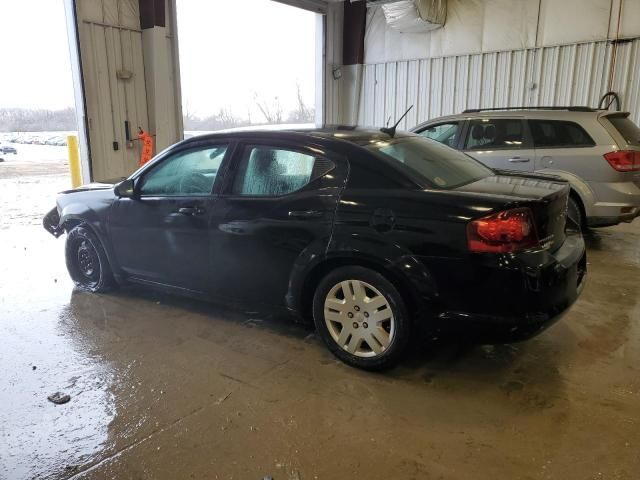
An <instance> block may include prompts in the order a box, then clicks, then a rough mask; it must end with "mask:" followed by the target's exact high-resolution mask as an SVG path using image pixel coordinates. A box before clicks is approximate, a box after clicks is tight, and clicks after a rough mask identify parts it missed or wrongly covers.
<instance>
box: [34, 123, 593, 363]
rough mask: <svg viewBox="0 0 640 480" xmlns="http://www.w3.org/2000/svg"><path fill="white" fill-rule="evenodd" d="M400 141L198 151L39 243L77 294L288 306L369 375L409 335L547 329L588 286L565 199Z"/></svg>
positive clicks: (74, 204)
mask: <svg viewBox="0 0 640 480" xmlns="http://www.w3.org/2000/svg"><path fill="white" fill-rule="evenodd" d="M394 133H395V132H389V131H386V132H384V131H377V130H360V129H353V128H348V127H335V128H323V129H311V130H289V131H268V132H261V131H237V132H230V133H218V134H211V135H206V136H199V137H194V138H191V139H189V140H185V141H183V142H180V143H178V144H176V145H174V146H173V147H171V148H169V149H167V150H166V151H164V152H162V153H161V154H159V155H158V156H157V157H156V158H155V159H153V160H152V161H151V162H149V163H148V164H147V165H145V166H144V167H142V168H140V169H139V170H138V171H136V172H135V173H134V174H132V175H131V176H130V177H129V178H128V179H126V180H124V181H122V182H121V183H119V184H117V185H115V187H114V186H113V185H109V184H91V185H87V186H84V187H81V188H77V189H75V190H70V191H67V192H63V193H61V194H60V195H59V196H58V198H57V207H56V208H54V209H53V210H52V211H51V212H49V213H48V214H47V216H46V217H45V219H44V226H45V228H46V229H47V230H49V231H50V232H51V233H53V234H54V235H55V236H59V235H61V234H63V233H64V232H66V233H67V241H66V261H67V266H68V269H69V273H70V275H71V277H72V278H73V280H74V281H75V283H76V284H77V285H78V286H79V287H81V288H83V289H86V290H89V291H93V292H101V291H104V290H106V289H107V288H109V287H111V286H113V285H114V284H122V283H126V282H135V283H142V284H146V285H150V286H154V287H160V288H163V289H168V290H171V291H175V292H179V293H185V294H189V295H196V296H199V297H203V298H207V299H212V300H215V301H221V302H233V303H240V304H243V305H245V306H246V307H247V308H249V306H260V305H270V306H272V307H286V308H287V309H288V310H289V311H291V312H293V313H295V314H297V315H298V316H300V317H301V318H310V317H313V319H314V321H315V325H316V327H317V330H318V332H319V333H320V335H321V336H322V338H323V340H324V341H325V342H326V344H327V346H328V347H329V349H330V350H331V351H332V352H333V353H334V354H335V355H336V356H338V357H339V358H341V359H342V360H343V361H345V362H346V363H348V364H350V365H354V366H357V367H361V368H365V369H372V370H375V369H381V368H385V367H388V366H391V365H392V364H394V363H396V362H397V361H398V359H399V358H400V357H401V355H402V354H403V352H404V351H405V350H406V347H407V343H408V341H409V339H410V337H411V335H412V332H413V331H414V328H416V327H417V326H418V323H421V322H422V323H425V324H428V325H439V326H447V327H464V328H465V329H466V328H480V329H481V330H484V331H491V332H495V333H496V335H502V334H505V333H506V334H508V338H509V339H514V340H515V339H524V338H528V337H530V336H533V335H535V334H536V333H538V332H540V331H542V330H543V329H544V328H545V327H547V326H548V325H550V324H551V323H552V322H553V321H554V320H556V319H558V318H559V317H560V316H561V314H562V313H563V312H565V311H566V310H567V309H568V308H569V306H570V305H571V304H572V303H573V302H574V301H575V300H576V298H577V297H578V295H579V293H580V291H581V289H582V286H583V283H584V278H585V271H586V257H585V245H584V241H583V239H582V236H581V234H580V233H579V232H578V231H574V230H571V229H568V228H565V221H566V207H567V197H568V194H569V187H568V186H567V184H566V183H565V182H563V181H560V180H555V179H554V177H542V176H535V175H521V174H515V173H512V172H504V171H501V172H498V171H494V170H491V169H489V168H487V167H485V166H483V165H482V164H481V163H479V162H477V161H475V160H473V159H471V158H470V157H468V156H466V155H464V154H462V153H460V152H457V151H455V150H453V149H451V148H448V147H446V146H443V145H441V144H439V143H437V142H433V141H430V140H427V139H425V138H423V137H420V136H417V135H413V134H406V133H397V134H394ZM501 341H502V340H501Z"/></svg>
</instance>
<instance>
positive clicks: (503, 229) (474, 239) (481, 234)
mask: <svg viewBox="0 0 640 480" xmlns="http://www.w3.org/2000/svg"><path fill="white" fill-rule="evenodd" d="M467 245H468V246H469V250H470V251H472V252H498V253H504V252H518V251H521V250H525V249H527V248H531V247H535V246H538V245H539V241H538V235H537V233H536V229H535V225H534V223H533V214H532V213H531V210H529V209H528V208H515V209H513V210H506V211H504V212H499V213H494V214H493V215H489V216H488V217H483V218H479V219H477V220H473V221H471V222H469V224H468V225H467Z"/></svg>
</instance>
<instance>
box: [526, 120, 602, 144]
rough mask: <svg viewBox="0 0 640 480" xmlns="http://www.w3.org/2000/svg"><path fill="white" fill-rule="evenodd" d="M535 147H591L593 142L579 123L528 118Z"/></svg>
mask: <svg viewBox="0 0 640 480" xmlns="http://www.w3.org/2000/svg"><path fill="white" fill-rule="evenodd" d="M529 128H530V129H531V135H532V136H533V144H534V145H535V146H536V147H546V148H563V147H564V148H572V147H593V146H594V145H595V142H594V141H593V140H592V138H591V137H590V136H589V134H588V133H587V132H585V131H584V128H582V127H581V126H580V125H578V124H577V123H574V122H565V121H562V120H529Z"/></svg>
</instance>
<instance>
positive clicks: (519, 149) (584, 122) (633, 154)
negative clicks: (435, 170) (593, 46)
mask: <svg viewBox="0 0 640 480" xmlns="http://www.w3.org/2000/svg"><path fill="white" fill-rule="evenodd" d="M412 131H413V132H415V133H419V134H420V135H423V136H425V137H428V138H431V139H434V140H436V141H438V142H441V143H444V144H445V145H448V146H450V147H453V148H456V149H458V150H462V151H463V152H465V153H466V154H468V155H470V156H472V157H474V158H476V159H477V160H480V161H481V162H483V163H484V164H485V165H487V166H489V167H492V168H496V169H508V170H517V171H520V172H525V173H534V172H535V173H549V174H553V175H558V176H560V177H562V178H564V179H565V180H567V181H568V182H569V184H570V185H571V193H570V196H569V216H570V217H571V218H572V219H573V220H574V221H576V222H577V223H579V224H581V225H583V226H589V227H602V226H609V225H616V224H618V223H620V222H630V221H632V220H633V219H634V218H636V217H637V216H639V215H640V129H638V127H637V126H636V125H635V124H634V123H633V122H632V121H631V120H630V119H629V113H628V112H611V111H607V110H595V109H591V108H587V107H541V108H537V109H516V108H510V109H506V108H505V109H489V110H466V111H464V112H463V113H462V114H459V115H451V116H447V117H440V118H436V119H433V120H429V121H428V122H425V123H422V124H420V125H418V126H417V127H415V128H413V129H412Z"/></svg>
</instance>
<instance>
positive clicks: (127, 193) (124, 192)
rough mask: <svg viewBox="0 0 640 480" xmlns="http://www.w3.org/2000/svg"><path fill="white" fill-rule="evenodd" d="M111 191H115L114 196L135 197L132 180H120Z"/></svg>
mask: <svg viewBox="0 0 640 480" xmlns="http://www.w3.org/2000/svg"><path fill="white" fill-rule="evenodd" d="M113 193H115V195H116V197H119V198H133V197H135V188H134V185H133V180H130V179H127V180H123V181H121V182H120V183H118V184H117V185H116V186H115V187H114V189H113Z"/></svg>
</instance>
